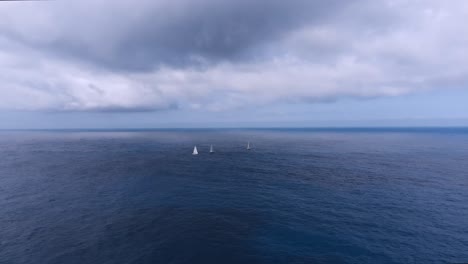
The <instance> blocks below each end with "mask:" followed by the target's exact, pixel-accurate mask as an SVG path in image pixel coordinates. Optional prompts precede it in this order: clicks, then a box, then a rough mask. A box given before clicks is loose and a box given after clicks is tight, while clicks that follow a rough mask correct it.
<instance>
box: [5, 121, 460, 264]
mask: <svg viewBox="0 0 468 264" xmlns="http://www.w3.org/2000/svg"><path fill="white" fill-rule="evenodd" d="M248 141H250V142H251V146H252V149H251V150H250V151H248V150H246V145H247V142H248ZM211 144H213V146H214V149H215V151H216V152H215V153H214V154H209V153H208V151H209V147H210V145H211ZM195 145H196V146H197V148H198V151H199V153H200V154H199V155H197V156H193V155H192V150H193V147H194V146H195ZM0 263H2V264H3V263H5V264H16V263H18V264H23V263H28V264H30V263H31V264H74V263H77V264H78V263H80V264H82V263H96V264H106V263H108V264H111V263H119V264H120V263H135V264H136V263H373V264H376V263H468V129H466V128H418V129H405V128H392V129H385V128H380V129H371V128H368V129H359V128H356V129H351V128H350V129H186V130H183V129H172V130H171V129H166V130H116V131H112V130H102V131H97V130H87V131H86V130H75V131H73V130H63V131H60V130H55V131H47V130H43V131H2V132H0Z"/></svg>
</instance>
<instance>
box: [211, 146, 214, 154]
mask: <svg viewBox="0 0 468 264" xmlns="http://www.w3.org/2000/svg"><path fill="white" fill-rule="evenodd" d="M212 153H214V150H213V145H211V146H210V154H212Z"/></svg>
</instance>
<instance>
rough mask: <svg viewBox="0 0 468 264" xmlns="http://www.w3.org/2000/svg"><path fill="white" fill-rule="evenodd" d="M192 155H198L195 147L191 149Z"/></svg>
mask: <svg viewBox="0 0 468 264" xmlns="http://www.w3.org/2000/svg"><path fill="white" fill-rule="evenodd" d="M192 155H198V150H197V146H195V147H194V148H193V153H192Z"/></svg>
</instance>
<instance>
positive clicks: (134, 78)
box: [0, 0, 468, 111]
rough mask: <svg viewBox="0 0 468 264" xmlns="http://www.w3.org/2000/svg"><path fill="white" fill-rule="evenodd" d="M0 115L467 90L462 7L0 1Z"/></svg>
mask: <svg viewBox="0 0 468 264" xmlns="http://www.w3.org/2000/svg"><path fill="white" fill-rule="evenodd" d="M0 17H2V19H1V20H0V109H13V110H45V111H147V110H158V109H172V108H188V109H208V110H213V111H222V110H228V109H232V108H242V107H245V106H258V105H264V104H272V103H275V102H290V103H296V102H301V103H302V102H311V103H313V102H320V101H333V100H337V99H339V98H342V97H355V98H370V97H379V96H396V95H401V94H406V93H412V92H420V91H424V90H428V89H455V88H458V89H462V88H466V87H468V63H467V62H468V27H466V24H467V22H468V3H467V2H466V1H464V0H453V1H436V0H429V1H418V0H414V1H405V0H381V1H371V0H352V1H339V0H336V1H335V0H333V1H313V0H293V1H280V0H273V1H272V0H259V1H247V0H240V1H239V0H238V1H215V0H200V1H189V0H179V1H149V0H141V1H137V2H131V1H75V2H71V1H51V2H42V1H40V2H2V3H0Z"/></svg>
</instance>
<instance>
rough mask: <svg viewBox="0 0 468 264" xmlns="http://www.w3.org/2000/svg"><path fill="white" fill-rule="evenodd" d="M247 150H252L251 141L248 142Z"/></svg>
mask: <svg viewBox="0 0 468 264" xmlns="http://www.w3.org/2000/svg"><path fill="white" fill-rule="evenodd" d="M247 150H250V142H247Z"/></svg>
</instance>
